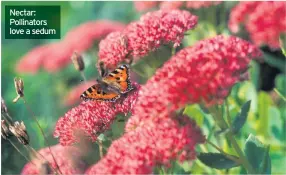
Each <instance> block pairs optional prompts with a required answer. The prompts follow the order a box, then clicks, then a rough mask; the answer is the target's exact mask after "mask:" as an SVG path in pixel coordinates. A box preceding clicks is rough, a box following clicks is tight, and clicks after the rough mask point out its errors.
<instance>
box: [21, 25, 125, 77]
mask: <svg viewBox="0 0 286 175" xmlns="http://www.w3.org/2000/svg"><path fill="white" fill-rule="evenodd" d="M123 28H124V25H123V24H121V23H119V22H114V21H106V20H99V21H90V22H87V23H83V24H81V25H79V26H77V27H75V28H73V29H72V30H70V31H69V32H68V33H67V34H66V36H65V37H64V39H63V40H61V41H59V42H55V43H50V44H46V45H42V46H38V47H36V48H34V49H32V50H31V51H30V52H29V53H27V54H26V55H25V56H24V57H22V59H21V60H20V61H19V62H18V64H17V66H16V70H17V71H18V72H21V73H37V71H38V70H39V69H40V68H41V67H43V68H44V69H45V70H46V71H48V72H57V71H59V70H60V69H61V68H63V67H65V66H67V65H68V64H69V63H70V62H71V59H70V58H71V56H72V54H73V53H74V52H75V51H77V52H78V53H82V52H84V51H87V50H88V49H89V48H90V47H91V46H92V45H93V44H94V42H95V41H99V40H100V39H101V38H103V37H105V36H106V35H107V34H109V33H111V32H115V31H121V30H122V29H123Z"/></svg>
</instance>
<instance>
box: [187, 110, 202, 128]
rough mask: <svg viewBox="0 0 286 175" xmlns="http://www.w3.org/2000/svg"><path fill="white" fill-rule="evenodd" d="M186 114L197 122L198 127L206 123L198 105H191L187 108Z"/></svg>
mask: <svg viewBox="0 0 286 175" xmlns="http://www.w3.org/2000/svg"><path fill="white" fill-rule="evenodd" d="M184 114H186V115H188V116H189V117H190V118H191V119H193V120H195V121H196V124H197V125H198V126H202V125H203V123H204V115H203V113H202V111H201V109H200V107H199V106H198V105H189V106H187V107H186V108H185V110H184Z"/></svg>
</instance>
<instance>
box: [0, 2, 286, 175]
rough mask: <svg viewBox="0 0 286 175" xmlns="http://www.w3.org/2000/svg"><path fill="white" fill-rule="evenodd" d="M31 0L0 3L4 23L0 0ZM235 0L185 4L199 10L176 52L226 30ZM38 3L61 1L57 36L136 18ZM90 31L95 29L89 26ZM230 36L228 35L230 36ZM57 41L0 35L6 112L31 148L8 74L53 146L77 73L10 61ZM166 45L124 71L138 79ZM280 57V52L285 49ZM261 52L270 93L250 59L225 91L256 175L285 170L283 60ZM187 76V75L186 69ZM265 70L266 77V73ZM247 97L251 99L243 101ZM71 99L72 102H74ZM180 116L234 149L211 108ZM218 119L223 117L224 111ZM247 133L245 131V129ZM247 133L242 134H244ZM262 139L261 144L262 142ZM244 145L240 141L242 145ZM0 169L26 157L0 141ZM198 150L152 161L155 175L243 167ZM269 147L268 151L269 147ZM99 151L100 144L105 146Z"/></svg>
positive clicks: (40, 143)
mask: <svg viewBox="0 0 286 175" xmlns="http://www.w3.org/2000/svg"><path fill="white" fill-rule="evenodd" d="M37 3H38V2H24V1H23V2H19V1H18V2H7V1H6V2H2V6H1V8H2V19H1V23H2V26H3V23H4V22H3V21H4V15H3V14H4V10H3V7H4V5H7V4H9V5H29V4H30V5H31V4H34V5H35V4H37ZM237 3H238V2H223V3H222V4H220V5H218V6H213V7H210V8H204V9H197V10H191V12H192V13H194V14H196V15H198V16H199V23H198V25H197V27H196V28H195V29H194V30H191V31H188V32H187V33H186V35H185V37H184V40H183V44H182V45H181V46H180V47H179V48H177V50H179V49H181V48H183V47H187V46H192V45H193V44H195V43H196V42H197V41H199V40H202V39H206V38H209V37H212V36H215V35H217V34H224V35H230V34H231V33H230V31H229V30H228V26H227V22H228V21H227V20H228V16H229V12H230V10H231V9H232V8H233V7H234V5H235V4H237ZM41 5H60V6H61V26H62V27H61V34H62V37H63V36H64V35H65V34H66V33H67V32H68V31H69V30H70V29H72V28H73V27H76V26H78V25H79V24H81V23H84V22H88V21H91V20H100V19H110V20H114V21H121V22H123V23H126V24H127V23H129V22H131V21H134V20H136V19H138V18H139V17H140V13H138V12H136V11H135V9H134V6H133V2H84V1H82V2H80V1H78V2H75V1H74V2H67V1H65V2H41ZM95 30H96V29H95ZM242 33H243V35H240V34H237V36H239V37H242V38H246V39H247V38H248V37H247V36H246V34H247V33H246V31H242ZM232 35H234V34H232ZM55 41H57V40H6V39H4V38H3V37H2V41H1V43H2V53H1V59H2V62H1V73H2V74H1V81H2V83H1V93H2V97H3V98H4V99H5V101H6V104H7V106H8V110H9V113H10V115H11V116H12V117H13V119H14V120H23V121H24V122H25V124H26V127H27V131H28V133H29V135H30V138H31V146H32V147H33V148H35V149H40V148H43V147H46V144H45V142H44V139H43V136H42V135H41V133H40V130H39V128H38V127H37V126H36V123H35V121H33V120H32V119H31V114H30V112H29V111H28V110H27V108H26V107H25V106H24V104H23V101H22V100H20V101H19V102H18V103H16V104H14V103H12V100H13V98H15V96H16V94H15V89H14V84H13V78H14V77H15V76H19V77H21V78H23V79H24V82H25V98H26V100H27V102H28V105H29V106H30V107H31V109H32V110H33V111H34V113H35V115H36V117H37V118H38V120H39V123H40V125H41V126H42V128H43V130H44V132H45V134H46V136H47V137H48V141H49V142H50V143H52V144H57V143H58V141H57V139H55V138H53V136H52V135H53V130H54V126H55V123H56V121H57V120H58V118H59V117H61V116H63V114H64V113H65V112H66V111H67V110H69V109H70V108H71V106H65V105H63V101H64V99H65V96H66V95H67V94H68V92H69V90H71V89H72V88H73V87H74V86H76V85H78V84H79V83H80V81H81V79H82V78H81V76H80V74H79V73H78V72H76V71H75V70H74V68H73V66H72V65H69V66H67V67H66V68H63V69H62V70H60V71H59V72H56V73H48V72H46V71H44V70H40V71H39V72H38V73H36V74H34V75H30V74H20V73H17V72H16V71H15V66H16V64H17V63H18V62H19V60H20V58H21V57H22V56H23V55H25V54H26V53H27V52H29V51H30V50H31V49H33V48H34V47H37V46H40V45H43V44H46V43H51V42H55ZM281 43H284V44H283V45H281V46H282V52H283V53H284V55H285V45H286V44H285V36H281ZM170 48H171V45H166V46H163V47H161V48H160V49H158V50H157V51H156V52H154V53H151V54H149V55H148V56H146V57H145V58H144V59H140V60H139V61H138V62H137V63H136V64H134V65H132V72H133V73H135V75H136V77H137V78H136V79H137V81H138V82H139V83H141V84H144V83H145V82H146V81H147V80H148V79H149V78H150V77H151V76H152V75H153V74H154V73H155V72H156V70H157V69H158V68H160V67H161V66H162V65H163V64H164V62H166V61H167V60H168V59H169V58H170V57H171V56H172V50H171V49H170ZM97 51H98V42H97V43H94V47H93V48H91V49H90V50H89V51H87V52H86V53H84V62H85V64H86V69H85V70H84V73H85V75H86V77H87V79H89V80H92V79H95V78H96V77H97V76H98V72H97V70H96V68H95V66H94V65H95V64H96V61H97V58H96V57H97ZM285 56H286V55H285ZM263 58H264V61H265V63H266V64H269V65H271V66H272V67H275V68H278V69H279V71H280V73H279V75H277V76H276V77H273V76H272V77H270V79H274V78H275V87H274V88H273V89H274V90H271V91H263V90H261V89H260V86H261V81H262V80H263V79H264V78H265V77H261V76H262V75H261V72H263V71H264V70H263V67H262V66H261V63H259V62H256V61H253V62H251V63H250V68H249V73H250V80H249V81H245V82H242V83H238V84H236V85H235V86H234V87H233V88H232V91H231V94H230V95H229V96H228V97H227V100H228V104H229V111H228V112H229V113H230V118H231V121H232V122H231V123H227V125H228V126H229V125H231V128H232V129H233V130H232V132H234V133H235V134H236V135H235V139H236V141H237V143H238V146H239V147H240V148H244V153H245V156H246V158H247V160H248V161H249V162H250V164H251V165H252V166H253V168H254V169H255V171H256V172H257V173H259V174H270V173H273V174H276V173H280V174H285V164H286V157H285V145H286V127H285V126H286V101H285V97H286V75H285V64H286V63H285V58H282V59H281V57H278V56H276V55H275V54H271V52H264V53H263ZM189 76H192V75H189ZM267 76H270V75H267ZM250 101H251V103H250ZM75 105H76V104H75ZM222 106H223V107H221V106H220V108H218V109H219V111H218V112H219V113H221V114H222V116H224V117H225V116H226V115H225V114H226V113H227V111H226V109H225V106H224V105H222ZM184 114H186V115H187V116H189V117H190V118H191V119H193V120H194V121H196V123H197V125H198V126H199V127H200V128H201V129H202V132H203V133H204V134H205V136H206V138H207V139H208V140H209V141H211V142H213V143H214V144H215V145H217V146H218V147H219V148H221V149H222V150H223V151H224V152H227V153H228V154H231V155H235V156H233V157H234V158H238V154H237V152H236V150H235V149H234V147H233V145H232V144H231V142H230V141H229V139H227V138H226V137H227V136H226V135H227V134H228V131H229V130H228V129H226V130H222V131H223V132H224V134H220V135H217V134H215V132H216V131H218V130H220V128H218V127H217V125H216V120H214V118H213V116H212V114H211V113H210V112H209V106H203V104H191V105H188V106H186V107H185V109H184ZM122 118H124V119H125V121H123V122H119V121H116V122H114V123H113V124H112V126H111V129H110V130H109V131H107V132H106V133H104V135H100V140H101V141H102V142H103V145H104V147H106V148H108V147H109V146H110V144H111V140H110V139H117V138H119V137H120V136H121V135H122V133H124V126H125V124H126V121H127V120H128V117H125V116H124V117H122ZM225 119H226V117H225ZM250 133H252V134H254V135H255V136H253V135H250V136H249V134H250ZM248 136H249V138H248V139H247V137H248ZM257 138H259V140H261V142H263V143H264V144H265V145H267V146H265V145H264V144H262V143H261V142H260V141H259V140H258V139H257ZM13 141H14V142H15V144H16V145H17V146H18V147H19V149H20V150H21V151H22V152H24V153H25V155H27V151H26V149H25V148H24V147H23V145H20V144H18V142H17V141H16V140H13ZM243 143H245V145H243ZM1 146H2V151H1V153H2V156H1V158H2V162H1V165H2V167H1V168H2V172H1V173H2V174H19V173H20V172H21V169H22V168H23V166H24V164H25V163H26V161H25V160H24V158H22V157H21V155H20V154H19V153H18V152H17V151H16V150H15V149H14V148H13V147H12V146H11V144H10V143H9V142H7V141H5V140H2V145H1ZM92 148H93V152H92V153H90V157H91V158H90V157H89V158H90V159H88V160H87V162H88V163H89V164H94V163H95V162H96V161H98V160H99V159H100V157H99V152H98V145H97V144H95V143H93V144H92ZM196 149H197V152H209V153H200V154H199V156H198V158H199V160H194V161H191V162H187V161H185V162H178V161H177V160H174V161H172V162H171V165H170V167H168V168H166V167H156V168H155V170H154V173H155V174H239V173H242V174H246V173H247V171H246V169H244V168H243V166H241V165H238V164H237V163H236V162H234V161H233V160H232V159H229V158H228V157H226V156H225V155H223V154H220V153H212V152H217V149H216V148H214V147H213V146H211V145H209V144H207V143H205V144H202V145H200V146H198V147H197V148H196ZM270 149H271V150H270ZM105 151H106V150H105Z"/></svg>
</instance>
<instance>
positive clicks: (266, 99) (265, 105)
mask: <svg viewBox="0 0 286 175" xmlns="http://www.w3.org/2000/svg"><path fill="white" fill-rule="evenodd" d="M272 103H273V102H272V99H271V97H270V96H269V95H268V94H267V93H266V92H260V93H259V94H258V118H257V120H256V121H255V125H256V131H257V133H258V134H259V135H262V136H264V137H268V136H269V133H268V128H269V117H270V116H269V112H268V110H269V107H270V106H271V104H272Z"/></svg>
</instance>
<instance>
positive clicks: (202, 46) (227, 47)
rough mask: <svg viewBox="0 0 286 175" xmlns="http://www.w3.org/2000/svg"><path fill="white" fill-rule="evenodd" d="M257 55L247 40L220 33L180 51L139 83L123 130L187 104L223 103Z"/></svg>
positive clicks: (257, 51) (256, 51) (258, 53)
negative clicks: (136, 100)
mask: <svg viewBox="0 0 286 175" xmlns="http://www.w3.org/2000/svg"><path fill="white" fill-rule="evenodd" d="M258 56H260V51H259V50H258V49H257V48H256V47H255V46H253V45H251V44H250V43H248V42H246V41H244V40H242V39H239V38H237V37H233V36H231V37H226V36H222V35H219V36H216V37H214V38H211V39H206V40H202V41H200V42H198V43H197V44H195V45H194V46H193V47H188V48H185V49H183V50H181V51H180V52H178V53H177V54H176V55H175V56H173V57H172V58H171V59H170V60H168V61H167V62H166V63H165V64H164V65H163V67H162V68H160V69H159V70H157V72H156V73H155V75H154V76H153V77H152V78H151V79H149V80H148V81H147V83H146V84H145V85H144V86H142V88H141V90H140V93H139V97H138V102H137V104H136V106H135V108H134V113H133V114H134V115H133V116H131V119H130V120H128V123H127V125H126V129H127V130H130V128H134V127H136V126H138V125H140V124H141V122H144V121H145V120H147V119H148V118H150V117H151V116H156V117H158V118H161V117H165V116H167V115H166V113H170V112H173V111H174V110H177V109H179V108H180V107H184V106H185V105H186V104H187V103H200V102H205V103H206V104H207V105H212V104H216V103H221V102H223V100H224V99H225V98H226V96H227V95H228V94H229V92H230V90H231V88H232V86H233V85H234V84H235V83H237V82H239V81H242V80H245V79H246V78H247V76H245V73H246V71H247V69H248V65H249V62H250V61H251V59H253V58H256V57H258Z"/></svg>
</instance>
